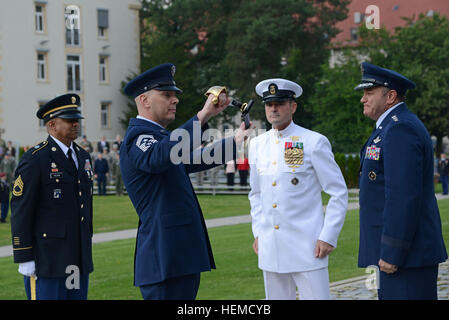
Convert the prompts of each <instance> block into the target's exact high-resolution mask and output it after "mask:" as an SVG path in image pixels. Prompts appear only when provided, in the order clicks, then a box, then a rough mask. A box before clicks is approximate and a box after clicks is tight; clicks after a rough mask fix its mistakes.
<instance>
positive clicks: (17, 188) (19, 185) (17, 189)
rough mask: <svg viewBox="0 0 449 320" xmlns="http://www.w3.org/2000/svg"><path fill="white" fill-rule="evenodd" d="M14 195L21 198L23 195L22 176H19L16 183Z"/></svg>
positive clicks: (13, 190) (13, 189)
mask: <svg viewBox="0 0 449 320" xmlns="http://www.w3.org/2000/svg"><path fill="white" fill-rule="evenodd" d="M12 194H13V195H14V196H16V197H20V196H21V195H22V194H23V181H22V176H21V175H19V176H18V177H17V179H16V181H14V187H13V188H12Z"/></svg>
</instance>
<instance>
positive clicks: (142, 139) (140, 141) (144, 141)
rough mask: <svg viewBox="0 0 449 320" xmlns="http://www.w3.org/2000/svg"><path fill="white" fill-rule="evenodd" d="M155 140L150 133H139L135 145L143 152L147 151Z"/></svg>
mask: <svg viewBox="0 0 449 320" xmlns="http://www.w3.org/2000/svg"><path fill="white" fill-rule="evenodd" d="M156 142H157V140H156V139H154V137H153V136H152V135H148V134H141V135H140V136H139V138H137V141H136V145H137V146H138V147H139V149H140V150H142V151H143V152H145V151H147V150H148V149H149V148H150V147H151V146H152V145H153V144H154V143H156Z"/></svg>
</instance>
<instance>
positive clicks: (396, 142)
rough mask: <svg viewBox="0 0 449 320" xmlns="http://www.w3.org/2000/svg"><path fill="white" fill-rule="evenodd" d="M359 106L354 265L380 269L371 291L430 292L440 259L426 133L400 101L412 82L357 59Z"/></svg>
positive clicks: (410, 295)
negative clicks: (365, 125) (364, 128)
mask: <svg viewBox="0 0 449 320" xmlns="http://www.w3.org/2000/svg"><path fill="white" fill-rule="evenodd" d="M361 67H362V81H361V83H360V84H359V85H358V86H357V87H356V88H355V89H356V90H363V97H362V98H361V102H362V103H363V114H364V115H365V116H367V117H369V118H371V119H372V120H374V121H376V127H375V128H374V130H373V132H372V134H371V136H370V137H369V139H368V140H367V141H366V143H365V145H364V146H363V148H362V150H361V152H360V159H361V160H360V180H359V185H360V197H359V199H360V244H359V267H368V266H371V265H373V266H378V268H379V269H380V273H379V276H380V281H379V288H378V294H379V299H382V300H384V299H394V300H397V299H437V276H438V264H439V263H440V262H443V261H445V260H446V259H447V253H446V247H445V244H444V241H443V237H442V231H441V219H440V213H439V210H438V205H437V201H436V198H435V190H434V182H433V172H434V168H433V148H432V143H431V140H430V136H429V133H428V132H427V130H426V128H425V127H424V125H423V123H422V122H421V121H420V120H419V119H418V117H417V116H416V115H415V114H413V113H412V112H411V111H410V110H409V109H408V108H407V105H406V103H405V94H406V92H407V90H408V89H413V88H415V83H414V82H413V81H411V80H409V79H407V78H406V77H404V76H403V75H401V74H399V73H397V72H395V71H393V70H389V69H385V68H381V67H378V66H375V65H372V64H370V63H367V62H363V63H362V64H361Z"/></svg>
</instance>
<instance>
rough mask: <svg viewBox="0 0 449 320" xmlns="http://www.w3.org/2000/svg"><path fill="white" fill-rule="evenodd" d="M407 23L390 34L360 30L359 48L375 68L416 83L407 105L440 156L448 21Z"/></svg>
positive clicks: (447, 98) (448, 93)
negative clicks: (376, 66) (430, 138)
mask: <svg viewBox="0 0 449 320" xmlns="http://www.w3.org/2000/svg"><path fill="white" fill-rule="evenodd" d="M406 21H407V25H406V26H405V27H400V28H397V29H396V30H395V32H394V33H393V34H392V33H389V32H386V31H383V32H382V33H377V34H376V33H375V32H373V31H372V30H367V29H362V30H361V35H362V37H363V39H364V40H363V43H362V44H363V47H364V50H365V51H366V53H367V54H368V55H369V56H370V58H371V61H372V62H373V63H374V64H379V65H382V66H384V67H385V68H389V69H393V70H397V71H398V72H400V73H401V74H403V75H405V76H406V77H408V78H409V79H411V80H413V81H414V82H415V83H416V89H413V90H409V91H408V93H407V105H408V106H409V107H410V109H411V110H412V111H413V112H415V113H416V114H417V115H418V117H419V118H420V119H421V120H422V121H423V123H424V124H425V126H426V128H427V130H428V131H429V133H430V134H432V135H435V136H436V137H437V145H436V152H437V153H440V152H441V151H442V139H443V137H444V136H445V135H448V134H449V37H448V35H449V20H448V19H447V18H446V17H444V16H440V15H438V14H435V15H434V16H433V17H427V16H426V15H424V14H420V15H419V17H418V19H415V17H412V18H409V19H406ZM380 45H381V48H382V49H383V50H382V51H379V50H378V48H379V47H380Z"/></svg>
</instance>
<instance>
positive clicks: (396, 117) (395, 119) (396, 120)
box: [391, 115, 399, 122]
mask: <svg viewBox="0 0 449 320" xmlns="http://www.w3.org/2000/svg"><path fill="white" fill-rule="evenodd" d="M391 119H393V121H394V122H398V121H399V119H398V116H397V115H394V116H392V117H391Z"/></svg>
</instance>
